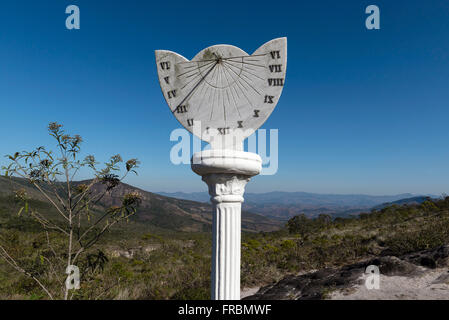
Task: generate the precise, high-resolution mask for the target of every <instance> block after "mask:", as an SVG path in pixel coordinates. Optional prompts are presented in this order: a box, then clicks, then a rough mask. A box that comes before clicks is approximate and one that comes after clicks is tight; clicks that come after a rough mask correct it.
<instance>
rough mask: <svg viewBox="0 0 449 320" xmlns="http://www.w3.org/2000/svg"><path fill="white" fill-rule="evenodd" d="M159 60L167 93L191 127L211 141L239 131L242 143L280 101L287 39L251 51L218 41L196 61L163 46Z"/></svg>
mask: <svg viewBox="0 0 449 320" xmlns="http://www.w3.org/2000/svg"><path fill="white" fill-rule="evenodd" d="M156 62H157V67H158V75H159V82H160V84H161V88H162V91H163V93H164V97H165V99H166V101H167V103H168V105H169V107H170V109H171V111H172V113H173V114H174V115H175V117H176V118H177V119H178V120H179V122H180V123H181V124H182V125H183V126H184V127H185V128H186V129H187V130H189V131H190V132H192V133H194V134H195V135H197V136H198V137H199V138H201V139H203V140H204V141H207V142H211V141H212V140H214V139H215V140H217V139H220V138H222V137H220V136H231V135H233V133H234V132H237V131H238V134H237V135H234V136H235V139H237V140H239V141H240V142H238V143H237V145H240V144H241V141H243V139H245V138H246V137H248V136H249V135H251V134H252V133H253V132H254V131H255V130H257V129H258V128H259V127H260V126H261V125H262V124H263V123H264V122H265V121H266V119H267V118H268V116H269V115H270V114H271V112H272V111H273V109H274V108H275V106H276V104H277V102H278V100H279V97H280V95H281V92H282V88H283V86H284V83H285V71H286V67H287V65H286V63H287V40H286V38H279V39H274V40H272V41H269V42H267V43H265V44H264V45H263V46H261V47H260V48H259V49H257V50H256V51H255V52H254V53H253V54H252V55H248V54H247V53H246V52H245V51H243V50H242V49H240V48H237V47H234V46H231V45H215V46H212V47H209V48H206V49H204V50H202V51H200V52H199V53H198V54H197V55H196V56H195V57H194V58H193V59H192V60H191V61H189V60H187V59H186V58H184V57H183V56H181V55H179V54H177V53H174V52H171V51H165V50H158V51H156ZM198 126H200V128H198ZM216 135H218V137H215V136H216ZM235 139H234V140H235ZM230 140H233V139H230ZM212 144H213V143H212Z"/></svg>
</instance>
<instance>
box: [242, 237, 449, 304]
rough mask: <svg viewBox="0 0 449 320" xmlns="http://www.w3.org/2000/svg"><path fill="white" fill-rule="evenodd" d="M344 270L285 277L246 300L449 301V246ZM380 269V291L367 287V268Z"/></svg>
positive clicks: (329, 270) (366, 262)
mask: <svg viewBox="0 0 449 320" xmlns="http://www.w3.org/2000/svg"><path fill="white" fill-rule="evenodd" d="M383 254H384V255H381V256H380V257H377V258H374V259H369V260H365V261H362V262H359V263H355V264H351V265H347V266H344V267H342V268H328V269H322V270H318V271H315V272H310V273H306V274H301V275H297V276H294V275H291V276H286V277H285V278H283V279H282V280H281V281H279V282H277V283H275V284H272V285H268V286H265V287H262V288H261V289H260V290H259V291H258V292H257V293H256V294H254V295H251V296H247V297H245V298H244V300H264V299H266V300H291V299H294V300H309V299H313V300H316V299H449V272H448V271H449V259H448V258H449V246H447V245H446V246H441V247H439V248H437V249H434V250H426V251H420V252H416V253H413V254H407V255H404V256H401V257H395V256H389V255H386V254H388V252H384V253H383ZM369 265H375V266H378V267H379V270H380V289H372V290H368V289H367V288H366V287H365V279H366V277H367V275H366V274H365V270H366V267H367V266H369Z"/></svg>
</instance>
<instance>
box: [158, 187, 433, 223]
mask: <svg viewBox="0 0 449 320" xmlns="http://www.w3.org/2000/svg"><path fill="white" fill-rule="evenodd" d="M158 194H161V195H164V196H168V197H174V198H179V199H185V200H192V201H199V202H209V195H208V194H207V192H193V193H184V192H174V193H167V192H158ZM244 197H245V202H244V204H243V209H244V210H248V211H251V212H255V213H258V214H261V215H264V216H266V217H271V218H274V219H278V220H283V221H285V220H288V219H290V218H291V217H293V216H295V215H298V214H301V213H304V214H306V215H308V216H310V217H316V216H318V215H319V214H321V213H326V214H330V215H332V216H334V217H336V216H348V215H351V214H357V213H360V212H363V211H369V210H371V209H372V208H374V207H376V206H381V205H384V204H386V203H394V202H397V201H401V200H404V199H415V200H416V199H417V198H419V197H422V198H425V196H419V197H417V196H416V195H413V194H411V193H403V194H397V195H385V196H372V195H365V194H318V193H308V192H282V191H275V192H268V193H245V195H244ZM404 201H405V200H404ZM404 203H405V202H404Z"/></svg>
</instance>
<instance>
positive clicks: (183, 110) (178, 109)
mask: <svg viewBox="0 0 449 320" xmlns="http://www.w3.org/2000/svg"><path fill="white" fill-rule="evenodd" d="M175 111H176V113H186V112H187V108H186V106H184V105H183V106H177V107H176V110H175Z"/></svg>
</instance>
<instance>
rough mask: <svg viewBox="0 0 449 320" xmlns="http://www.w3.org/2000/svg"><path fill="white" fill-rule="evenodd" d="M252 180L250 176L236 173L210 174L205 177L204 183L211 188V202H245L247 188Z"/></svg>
mask: <svg viewBox="0 0 449 320" xmlns="http://www.w3.org/2000/svg"><path fill="white" fill-rule="evenodd" d="M249 180H250V177H249V176H246V175H240V174H234V173H209V174H206V175H204V176H203V181H204V182H206V183H207V186H208V187H209V194H210V196H211V198H210V199H211V201H212V202H214V203H221V202H243V194H244V193H245V186H246V184H247V183H248V181H249Z"/></svg>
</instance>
